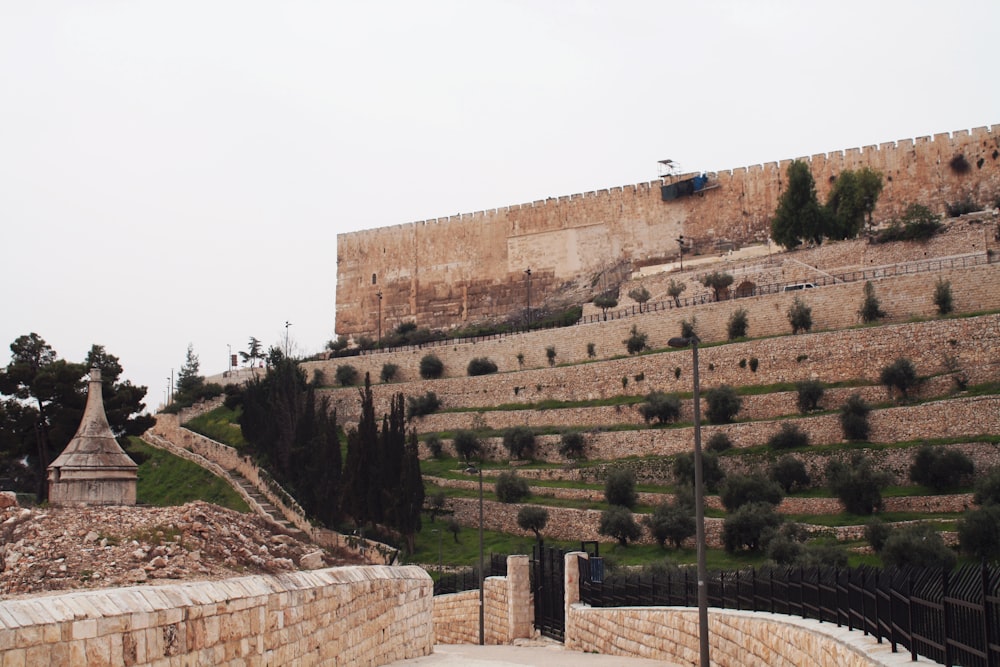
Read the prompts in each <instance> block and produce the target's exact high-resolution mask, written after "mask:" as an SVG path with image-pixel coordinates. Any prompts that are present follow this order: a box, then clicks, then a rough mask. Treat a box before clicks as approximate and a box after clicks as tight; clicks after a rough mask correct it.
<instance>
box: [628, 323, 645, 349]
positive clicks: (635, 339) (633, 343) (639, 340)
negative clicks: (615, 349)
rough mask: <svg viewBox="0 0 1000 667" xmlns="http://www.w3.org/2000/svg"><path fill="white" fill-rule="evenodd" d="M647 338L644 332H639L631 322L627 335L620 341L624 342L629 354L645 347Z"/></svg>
mask: <svg viewBox="0 0 1000 667" xmlns="http://www.w3.org/2000/svg"><path fill="white" fill-rule="evenodd" d="M647 338H648V336H647V335H646V334H644V333H640V332H639V330H638V329H637V328H636V325H634V324H633V325H632V331H631V332H630V333H629V337H628V338H626V339H625V340H623V341H622V342H623V343H625V349H626V350H628V353H629V354H639V353H640V352H642V351H643V350H645V349H646V340H647Z"/></svg>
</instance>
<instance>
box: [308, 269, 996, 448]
mask: <svg viewBox="0 0 1000 667" xmlns="http://www.w3.org/2000/svg"><path fill="white" fill-rule="evenodd" d="M998 267H1000V265H990V266H989V267H982V270H981V271H980V270H977V269H972V270H970V271H971V272H972V273H971V275H969V276H968V278H969V279H968V280H967V281H963V284H964V283H966V282H967V283H969V284H970V288H971V286H972V285H973V284H974V285H975V286H976V288H977V289H982V291H983V296H982V301H981V302H980V303H982V308H984V309H995V308H1000V270H997V269H998ZM930 275H931V274H921V275H919V276H909V277H905V278H898V279H895V282H894V285H896V287H895V288H894V289H896V290H897V291H896V295H897V296H898V295H899V293H900V290H898V285H899V283H900V282H904V281H905V282H911V281H912V282H913V283H914V284H913V286H912V288H911V290H910V292H911V293H912V294H913V295H914V296H913V298H915V299H916V298H922V299H924V300H927V301H928V302H929V301H930V295H931V294H932V293H933V289H934V288H933V283H934V280H935V278H933V277H930ZM952 285H953V289H954V288H955V287H957V286H958V282H957V281H953V282H952ZM876 291H877V293H878V294H879V295H880V298H882V299H883V304H884V305H883V307H884V308H888V309H890V311H891V310H892V309H893V306H892V305H891V303H892V302H891V300H890V299H889V298H886V292H887V291H888V290H887V288H886V287H885V286H883V285H881V284H876ZM862 292H863V288H862V286H861V285H858V284H850V285H834V286H830V287H826V288H822V289H817V290H812V291H810V293H809V295H808V297H807V298H806V301H807V303H808V304H809V305H810V306H811V307H812V310H813V319H814V321H815V322H816V324H815V325H814V330H816V329H817V328H823V324H824V320H825V325H826V326H850V325H851V324H853V323H855V322H856V321H857V313H856V311H857V309H858V308H859V307H860V304H861V300H862V298H863V295H862ZM838 297H839V298H838ZM791 300H792V298H791V297H790V296H789V295H786V294H782V295H775V296H770V297H752V298H747V299H740V300H739V301H737V302H735V303H730V302H723V303H717V304H709V305H705V306H701V307H698V308H697V309H695V308H691V309H684V310H685V312H682V313H680V314H679V315H675V313H676V311H668V312H667V313H650V314H644V315H641V316H637V317H635V318H629V319H630V320H631V322H630V321H615V322H604V323H600V324H592V325H583V326H576V327H568V328H565V329H555V330H551V331H546V332H534V333H530V334H525V335H523V336H517V337H510V338H505V339H501V340H497V341H486V342H481V343H477V344H466V345H456V346H453V347H448V348H441V347H439V348H434V350H433V351H434V353H435V354H438V355H439V356H440V357H441V358H442V360H443V361H444V363H445V371H446V373H448V372H451V373H464V370H465V367H466V364H467V363H468V360H469V359H471V358H473V357H475V356H488V357H490V358H491V359H493V361H495V362H496V363H497V364H498V366H500V368H501V370H503V371H512V370H516V369H517V361H516V358H515V357H516V355H517V353H518V352H521V351H523V353H524V354H525V356H526V357H527V356H528V355H529V354H533V355H537V356H544V348H545V346H546V345H555V346H556V350H557V352H558V354H559V357H558V359H557V360H558V361H564V360H565V361H574V362H580V361H584V360H585V359H586V346H587V343H588V342H595V343H596V345H597V346H598V348H599V349H602V350H608V349H612V346H614V349H622V351H624V350H623V346H622V343H621V341H622V340H624V338H625V337H626V336H627V335H628V331H627V329H628V327H630V326H631V323H635V324H636V325H637V326H638V328H639V330H640V331H644V332H646V333H648V334H649V336H650V343H651V345H653V346H655V347H658V348H659V347H663V346H665V344H666V341H667V340H668V339H669V338H670V337H672V336H675V335H677V334H678V333H679V331H680V320H681V319H683V318H684V317H688V318H690V317H691V315H696V316H697V325H698V328H699V332H700V335H701V336H702V337H703V340H705V341H706V342H709V341H716V340H724V339H725V334H724V333H723V332H724V327H725V324H726V321H727V320H728V317H729V315H730V313H731V312H732V311H733V310H735V309H736V308H746V309H747V310H748V311H749V313H750V315H749V317H750V333H751V335H753V336H764V335H774V334H777V333H787V332H788V329H789V327H788V322H787V319H786V317H785V311H786V310H787V308H788V306H789V304H790V303H791ZM834 311H837V312H839V317H836V318H834V317H831V313H833V312H834ZM720 329H721V331H720ZM913 341H921V344H920V345H919V346H914V345H913V344H912V342H913ZM997 350H1000V317H998V316H997V315H985V316H980V317H971V318H959V319H947V320H931V321H925V322H905V323H900V324H893V325H883V326H879V327H865V328H853V329H847V330H839V331H818V332H817V333H810V334H805V335H803V334H800V335H798V336H787V335H784V336H780V337H775V338H769V339H768V338H765V339H758V340H752V341H747V342H742V343H732V344H728V345H721V346H717V347H707V348H702V349H701V351H700V354H699V357H700V368H701V383H702V386H703V388H705V389H708V388H711V387H716V386H720V385H723V384H729V385H731V386H742V385H747V384H764V385H766V384H772V383H778V382H795V381H798V380H805V379H814V378H815V379H818V380H821V381H822V382H825V383H833V382H839V381H843V380H866V381H869V382H874V383H877V382H878V376H879V373H880V372H881V369H882V368H884V367H885V366H886V365H888V364H890V363H892V362H893V361H894V360H895V359H896V358H897V357H899V356H900V355H901V354H902V353H903V351H905V354H906V356H907V357H908V358H909V359H910V360H911V361H912V362H913V363H914V365H915V366H916V368H917V372H918V373H919V374H920V375H922V376H927V375H933V374H936V373H943V372H946V371H947V370H948V369H947V367H946V366H945V357H954V358H955V359H956V360H957V362H958V364H959V366H960V367H961V368H962V369H964V370H965V371H966V372H968V373H970V374H971V375H973V376H974V377H976V378H995V377H996V374H997V368H998V366H997V364H998V362H1000V357H998V356H997V353H996V351H997ZM425 353H426V350H423V351H421V350H414V351H412V352H408V353H392V354H386V355H371V356H365V357H355V358H352V359H350V360H346V361H345V360H332V361H325V362H311V363H308V364H305V366H306V367H307V368H306V373H307V374H309V375H311V374H312V372H313V370H314V369H318V370H321V371H322V372H323V373H324V374H325V375H326V377H328V378H332V377H333V375H334V373H335V371H336V366H337V364H338V363H351V364H355V365H357V366H358V367H360V368H361V369H362V370H366V371H370V372H372V374H373V377H376V378H377V377H378V373H379V371H380V369H381V365H382V363H384V362H386V361H392V362H393V363H398V364H399V365H400V367H401V369H403V374H404V375H403V377H404V378H406V379H411V378H413V377H415V376H417V371H416V368H417V366H418V364H419V361H420V358H421V356H423V354H425ZM752 358H757V359H758V362H759V366H758V368H757V371H756V372H753V371H751V370H750V367H749V363H748V362H749V360H750V359H752ZM741 361H743V362H744V363H743V366H741V365H740V362H741ZM542 363H543V364H544V361H543V362H542ZM526 365H527V364H526ZM376 367H377V368H376ZM459 369H460V370H459ZM675 369H680V374H679V376H678V375H676V374H675V372H676V371H675ZM640 374H641V376H642V378H643V380H642V381H641V382H640V381H636V379H635V378H636V376H638V375H640ZM623 378H625V379H626V380H627V382H628V384H627V386H626V387H625V388H624V389H623V386H622V385H623V382H622V379H623ZM972 381H973V382H976V381H982V380H977V379H973V380H972ZM654 389H655V390H659V391H665V392H668V393H674V392H689V391H690V390H691V352H690V351H687V350H665V351H663V352H659V353H656V354H645V355H640V356H636V357H623V358H618V359H608V360H603V361H593V362H589V363H576V364H574V365H570V366H556V367H554V368H531V369H529V370H525V371H520V372H500V373H495V374H493V375H488V376H480V377H461V376H458V377H445V378H441V379H439V380H412V381H407V382H400V383H392V384H388V385H379V386H376V387H375V389H374V395H375V401H376V411H377V412H385V411H388V402H389V398H390V397H391V394H392V393H393V392H404V393H405V394H406V395H407V396H417V395H421V394H423V393H425V392H428V391H433V392H435V393H436V394H437V396H438V398H440V399H441V400H442V404H443V407H446V408H448V407H463V408H476V407H484V408H492V407H495V406H499V405H504V404H509V403H521V404H526V403H535V402H540V401H544V400H565V401H574V400H575V401H579V400H591V399H604V398H609V397H612V396H618V395H621V394H623V393H624V394H628V393H632V394H634V395H645V394H647V393H649V392H650V391H653V390H654ZM325 391H326V393H328V395H329V396H330V397H331V401H332V405H333V406H334V407H336V409H337V415H338V418H339V420H340V422H341V423H350V422H352V421H356V420H357V414H358V409H359V401H358V393H357V389H356V388H351V387H347V388H342V389H330V390H325ZM623 410H626V409H624V408H623ZM522 416H523V415H522ZM439 418H440V417H434V419H439ZM484 418H485V417H484ZM515 419H516V417H515ZM539 419H544V417H539ZM616 421H617V420H616ZM417 428H418V430H420V431H421V432H428V431H430V430H432V429H429V428H425V427H424V426H422V425H421V424H420V422H417Z"/></svg>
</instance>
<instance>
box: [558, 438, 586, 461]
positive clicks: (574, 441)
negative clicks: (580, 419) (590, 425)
mask: <svg viewBox="0 0 1000 667" xmlns="http://www.w3.org/2000/svg"><path fill="white" fill-rule="evenodd" d="M586 445H587V442H586V439H585V438H584V437H583V433H580V432H579V431H569V432H567V433H563V434H562V436H561V437H560V439H559V453H560V454H561V455H562V456H565V457H566V458H568V459H582V458H583V454H584V449H585V447H586Z"/></svg>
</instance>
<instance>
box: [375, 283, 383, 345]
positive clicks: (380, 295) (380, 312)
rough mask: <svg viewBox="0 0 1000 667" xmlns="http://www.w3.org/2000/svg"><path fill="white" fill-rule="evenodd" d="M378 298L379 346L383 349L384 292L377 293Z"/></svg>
mask: <svg viewBox="0 0 1000 667" xmlns="http://www.w3.org/2000/svg"><path fill="white" fill-rule="evenodd" d="M375 296H377V297H378V346H379V347H382V290H379V291H378V292H376V293H375Z"/></svg>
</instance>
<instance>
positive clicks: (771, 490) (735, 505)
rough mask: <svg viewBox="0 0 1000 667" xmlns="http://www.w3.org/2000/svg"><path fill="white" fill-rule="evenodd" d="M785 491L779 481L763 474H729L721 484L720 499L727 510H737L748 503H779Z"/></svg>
mask: <svg viewBox="0 0 1000 667" xmlns="http://www.w3.org/2000/svg"><path fill="white" fill-rule="evenodd" d="M782 497H784V493H783V492H782V490H781V487H780V486H779V485H778V483H777V482H774V481H772V480H770V479H768V478H766V477H764V476H763V475H729V476H728V477H726V479H725V481H724V482H722V484H721V485H720V486H719V500H721V501H722V505H723V507H725V508H726V511H727V512H735V511H736V510H738V509H739V508H740V507H743V506H744V505H746V504H748V503H769V504H771V505H777V504H778V503H780V502H781V499H782Z"/></svg>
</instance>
